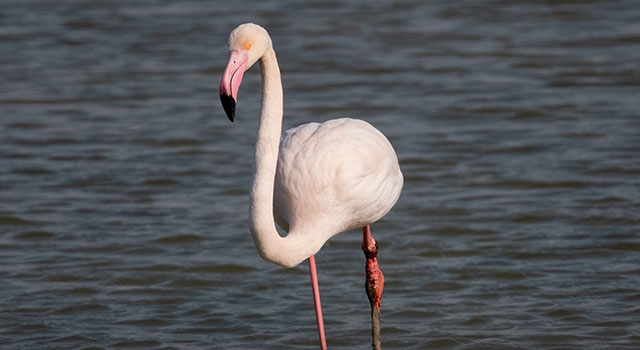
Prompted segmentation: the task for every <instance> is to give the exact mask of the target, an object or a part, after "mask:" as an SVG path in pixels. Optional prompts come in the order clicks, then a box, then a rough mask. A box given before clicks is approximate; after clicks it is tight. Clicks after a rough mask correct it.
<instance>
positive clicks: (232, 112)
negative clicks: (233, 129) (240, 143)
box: [220, 94, 236, 123]
mask: <svg viewBox="0 0 640 350" xmlns="http://www.w3.org/2000/svg"><path fill="white" fill-rule="evenodd" d="M220 102H221V103H222V108H224V112H225V113H226V114H227V117H228V118H229V120H230V121H231V122H232V123H233V120H234V119H235V117H236V100H234V99H233V97H231V96H230V95H227V94H221V95H220Z"/></svg>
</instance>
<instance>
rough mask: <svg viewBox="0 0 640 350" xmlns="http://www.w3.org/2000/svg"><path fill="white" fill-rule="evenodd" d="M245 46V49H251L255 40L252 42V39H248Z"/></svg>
mask: <svg viewBox="0 0 640 350" xmlns="http://www.w3.org/2000/svg"><path fill="white" fill-rule="evenodd" d="M243 46H244V49H245V50H250V49H251V46H253V42H251V41H246V42H245V43H244V45H243Z"/></svg>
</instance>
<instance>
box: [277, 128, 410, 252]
mask: <svg viewBox="0 0 640 350" xmlns="http://www.w3.org/2000/svg"><path fill="white" fill-rule="evenodd" d="M402 182H403V181H402V173H401V172H400V168H399V167H398V161H397V158H396V155H395V152H394V150H393V147H392V146H391V144H390V143H389V141H388V140H387V138H386V137H385V136H384V135H383V134H382V133H381V132H380V131H378V130H377V129H375V128H374V127H373V126H371V125H370V124H369V123H367V122H365V121H362V120H358V119H350V118H342V119H333V120H329V121H327V122H325V123H322V124H320V123H308V124H304V125H301V126H298V127H296V128H293V129H289V130H287V131H286V132H285V133H284V135H283V136H282V139H281V141H280V149H279V152H278V163H277V169H276V176H275V182H274V213H275V216H276V221H277V223H278V225H279V226H280V227H282V228H283V229H285V230H286V231H289V232H296V233H297V234H301V235H306V236H308V239H309V241H314V240H318V241H320V242H322V243H324V242H326V241H327V240H328V239H330V238H331V237H333V236H334V235H336V234H339V233H341V232H344V231H348V230H352V229H356V228H361V227H363V226H366V225H368V224H370V223H372V222H375V221H377V220H379V219H380V218H381V217H382V216H384V215H385V214H386V213H387V212H388V211H389V210H391V208H392V207H393V205H394V204H395V203H396V201H397V200H398V197H399V195H400V190H401V188H402ZM313 236H315V237H313ZM318 248H319V247H318ZM314 254H315V253H314ZM306 258H307V257H305V259H306Z"/></svg>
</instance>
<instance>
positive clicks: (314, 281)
mask: <svg viewBox="0 0 640 350" xmlns="http://www.w3.org/2000/svg"><path fill="white" fill-rule="evenodd" d="M309 273H310V274H311V287H312V288H313V304H314V305H315V307H316V321H317V322H318V335H319V337H320V349H322V350H326V349H327V339H326V338H325V336H324V321H323V320H322V305H320V287H319V286H318V273H317V272H316V257H315V255H312V256H310V257H309Z"/></svg>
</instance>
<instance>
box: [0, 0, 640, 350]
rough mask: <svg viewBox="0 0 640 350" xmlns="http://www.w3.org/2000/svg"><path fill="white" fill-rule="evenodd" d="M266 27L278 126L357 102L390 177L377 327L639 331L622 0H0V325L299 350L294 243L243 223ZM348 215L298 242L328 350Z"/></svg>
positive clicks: (340, 326)
mask: <svg viewBox="0 0 640 350" xmlns="http://www.w3.org/2000/svg"><path fill="white" fill-rule="evenodd" d="M246 21H255V22H258V23H260V24H262V25H264V26H265V27H267V28H268V29H269V30H270V32H271V35H272V38H273V41H274V45H275V48H276V51H277V53H278V58H279V60H280V66H281V68H282V70H283V79H284V88H285V106H286V107H285V122H284V124H285V126H287V127H291V126H295V125H297V124H300V123H304V122H308V121H320V120H326V119H330V118H336V117H341V116H345V115H346V116H354V117H359V118H362V119H366V120H368V121H369V122H371V123H372V124H374V125H376V126H377V127H378V128H379V129H380V130H382V131H383V132H384V133H385V134H386V135H388V137H389V139H390V140H391V141H392V143H393V144H394V146H395V148H396V150H397V153H398V156H399V159H400V162H401V167H402V169H403V172H404V174H405V187H404V190H403V193H402V196H401V198H400V201H399V202H398V204H397V205H396V207H395V208H394V210H393V211H392V212H390V213H389V214H388V215H387V216H386V217H385V218H384V219H383V220H382V221H381V222H379V223H377V224H376V225H374V226H373V233H374V235H375V236H376V237H377V238H378V241H379V244H380V249H381V252H380V259H381V264H382V268H383V270H384V271H385V274H386V282H387V284H386V289H385V294H384V298H383V306H382V340H383V345H384V347H385V348H387V349H637V348H638V347H639V346H640V345H639V344H640V112H639V111H640V98H639V97H638V96H640V68H639V67H640V66H639V64H638V62H640V6H639V4H638V3H637V2H635V1H631V0H629V1H590V2H583V1H535V2H530V1H521V2H518V1H488V2H487V1H455V2H448V1H436V2H427V1H417V0H411V1H400V2H392V1H375V2H353V4H351V5H345V4H343V3H342V2H325V1H317V2H313V1H308V2H299V3H295V4H292V3H291V2H284V1H282V2H251V3H245V2H242V1H233V2H231V1H225V2H222V1H195V0H188V1H180V2H171V1H127V2H116V1H64V2H62V1H59V2H45V1H4V2H3V6H2V10H1V12H0V52H2V54H0V74H1V75H0V76H1V79H0V164H1V166H0V347H2V348H3V349H49V348H51V349H72V348H73V349H81V348H85V349H122V348H136V349H314V348H316V347H317V345H316V344H317V340H316V330H315V319H314V313H313V306H312V300H311V290H310V287H309V285H308V279H309V278H308V275H307V268H306V265H305V264H302V265H301V266H299V267H297V268H295V269H291V270H287V269H282V268H278V267H276V266H273V265H271V264H269V263H266V262H264V261H262V260H261V259H260V258H259V257H258V255H257V253H256V252H255V249H254V247H253V243H252V240H251V237H250V234H249V232H248V227H247V213H248V206H247V199H248V189H249V185H250V181H251V172H252V160H253V140H254V137H255V131H256V127H257V114H258V108H259V102H260V84H259V70H257V69H253V70H252V71H250V72H248V73H247V74H246V75H245V83H244V84H243V86H242V88H241V91H240V100H239V105H238V112H237V118H236V123H234V124H231V123H229V122H228V121H227V120H226V117H225V116H224V114H223V111H222V108H221V107H220V105H219V102H218V96H217V87H218V83H219V79H220V76H221V73H222V70H223V68H224V65H225V64H226V61H227V57H228V56H227V55H228V53H227V48H226V38H227V35H228V33H229V31H230V30H232V29H233V28H234V27H235V26H236V25H237V24H239V23H242V22H246ZM360 238H361V235H360V234H359V233H357V232H354V233H346V234H343V235H340V236H337V237H335V238H334V239H332V240H331V241H330V242H328V243H327V245H326V246H325V247H324V249H323V250H322V251H321V253H320V254H319V255H318V257H317V260H318V268H319V275H320V282H321V290H322V298H323V303H324V311H325V321H326V324H327V325H326V327H327V337H328V342H329V346H330V348H334V349H367V348H369V343H370V333H369V311H368V302H367V300H366V295H365V293H364V288H363V279H364V274H363V265H364V259H363V256H362V252H361V250H360Z"/></svg>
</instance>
